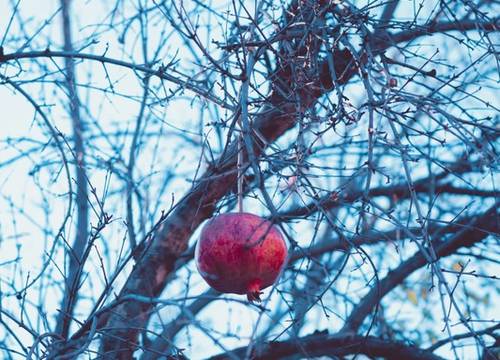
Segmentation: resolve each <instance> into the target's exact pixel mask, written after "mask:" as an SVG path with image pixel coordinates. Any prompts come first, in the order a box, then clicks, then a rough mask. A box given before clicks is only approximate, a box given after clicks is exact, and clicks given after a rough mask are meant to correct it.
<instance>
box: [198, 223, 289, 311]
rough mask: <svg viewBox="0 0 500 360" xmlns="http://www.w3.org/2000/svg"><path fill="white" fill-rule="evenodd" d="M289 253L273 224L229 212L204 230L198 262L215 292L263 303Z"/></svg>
mask: <svg viewBox="0 0 500 360" xmlns="http://www.w3.org/2000/svg"><path fill="white" fill-rule="evenodd" d="M287 253H288V250H287V246H286V243H285V240H284V239H283V236H282V235H281V232H280V231H279V230H278V228H277V227H276V226H274V225H273V224H272V223H271V222H269V221H267V220H265V219H263V218H261V217H259V216H257V215H253V214H249V213H229V214H222V215H219V216H216V217H214V218H212V219H210V220H209V221H208V223H207V224H206V225H205V226H204V227H203V230H202V231H201V236H200V239H199V240H198V243H197V244H196V250H195V260H196V266H197V267H198V271H199V272H200V274H201V276H202V277H203V278H204V279H205V281H206V282H207V283H208V284H209V285H210V286H211V287H213V288H214V289H215V290H218V291H220V292H223V293H234V294H247V298H248V300H249V301H260V296H259V295H260V294H262V293H261V290H262V289H265V288H266V287H268V286H271V285H272V284H273V283H274V282H275V281H276V279H277V278H278V276H279V274H280V272H281V269H282V268H283V265H284V264H285V260H286V257H287Z"/></svg>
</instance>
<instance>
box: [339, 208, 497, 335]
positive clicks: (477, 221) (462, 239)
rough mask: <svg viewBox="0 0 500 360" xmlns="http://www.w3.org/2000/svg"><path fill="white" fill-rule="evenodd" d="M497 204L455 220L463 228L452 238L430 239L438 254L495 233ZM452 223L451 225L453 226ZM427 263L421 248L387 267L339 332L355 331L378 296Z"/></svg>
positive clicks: (387, 291)
mask: <svg viewBox="0 0 500 360" xmlns="http://www.w3.org/2000/svg"><path fill="white" fill-rule="evenodd" d="M498 211H499V210H498V209H497V208H496V206H493V207H492V208H490V209H489V210H488V211H486V212H485V213H484V214H483V215H480V216H476V217H473V218H472V219H462V220H460V221H457V222H456V223H458V224H461V226H462V230H461V231H459V232H457V234H456V235H455V236H453V237H452V238H451V239H447V240H444V241H440V242H439V241H437V240H435V241H434V242H433V246H434V249H435V252H436V255H437V256H438V258H442V257H445V256H448V255H451V254H453V253H454V252H455V251H456V250H458V249H460V248H462V247H470V246H473V245H474V244H476V243H478V242H480V241H482V240H484V239H485V238H486V237H488V236H489V235H490V234H498V233H499V231H500V228H499V213H498ZM456 223H455V224H451V225H450V226H456ZM425 264H427V262H426V260H425V258H424V256H423V255H422V253H421V252H417V253H416V254H415V255H413V256H412V257H411V258H409V259H408V260H406V261H404V262H403V263H402V264H401V265H399V266H398V267H397V268H396V269H394V270H392V271H390V272H389V273H388V274H387V276H386V277H385V278H384V279H383V280H381V281H380V282H379V283H378V284H374V286H373V288H372V289H371V290H370V291H369V292H368V294H366V295H365V296H364V297H363V299H361V301H360V302H359V303H358V304H357V305H356V306H355V307H354V309H353V311H352V312H351V314H350V315H349V317H348V318H347V319H346V322H345V324H344V327H343V328H342V330H341V332H342V331H344V332H357V330H358V329H359V327H360V326H361V324H362V323H363V321H364V319H365V318H366V317H367V316H368V315H369V314H370V312H371V311H372V310H373V308H375V307H376V306H377V304H378V303H379V302H380V300H381V299H382V298H383V297H384V296H385V295H387V294H388V293H389V292H390V291H392V290H393V289H394V288H395V287H396V286H398V285H399V284H401V283H402V282H403V281H404V279H406V278H407V277H408V276H409V275H410V274H411V273H413V272H414V271H415V270H417V269H419V268H421V267H422V266H424V265H425Z"/></svg>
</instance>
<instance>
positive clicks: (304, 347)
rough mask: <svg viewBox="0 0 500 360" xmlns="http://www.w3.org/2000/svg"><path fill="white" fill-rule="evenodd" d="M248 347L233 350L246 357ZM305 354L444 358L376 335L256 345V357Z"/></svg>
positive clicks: (213, 359) (221, 357)
mask: <svg viewBox="0 0 500 360" xmlns="http://www.w3.org/2000/svg"><path fill="white" fill-rule="evenodd" d="M246 351H247V347H246V346H245V347H241V348H238V349H235V350H233V351H231V353H232V354H234V355H236V357H238V358H243V357H244V356H245V354H246ZM296 354H302V355H304V356H307V357H319V356H347V355H354V354H364V355H367V356H370V357H383V358H385V359H389V360H400V359H405V360H442V358H441V357H439V356H437V355H434V354H433V353H432V352H430V351H426V350H423V349H420V348H418V347H416V346H411V345H406V344H404V343H402V342H398V341H390V340H382V339H378V338H376V337H373V336H367V337H365V336H359V335H345V334H344V335H339V334H336V335H328V334H323V333H318V334H312V335H309V336H305V337H302V338H297V339H293V340H287V341H282V342H270V343H265V344H263V345H260V346H257V347H255V350H254V352H253V354H252V359H253V360H258V359H262V360H263V359H282V358H286V357H288V356H290V355H296ZM225 359H230V357H229V356H228V355H227V354H220V355H217V356H213V357H211V358H210V359H209V360H225Z"/></svg>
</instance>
